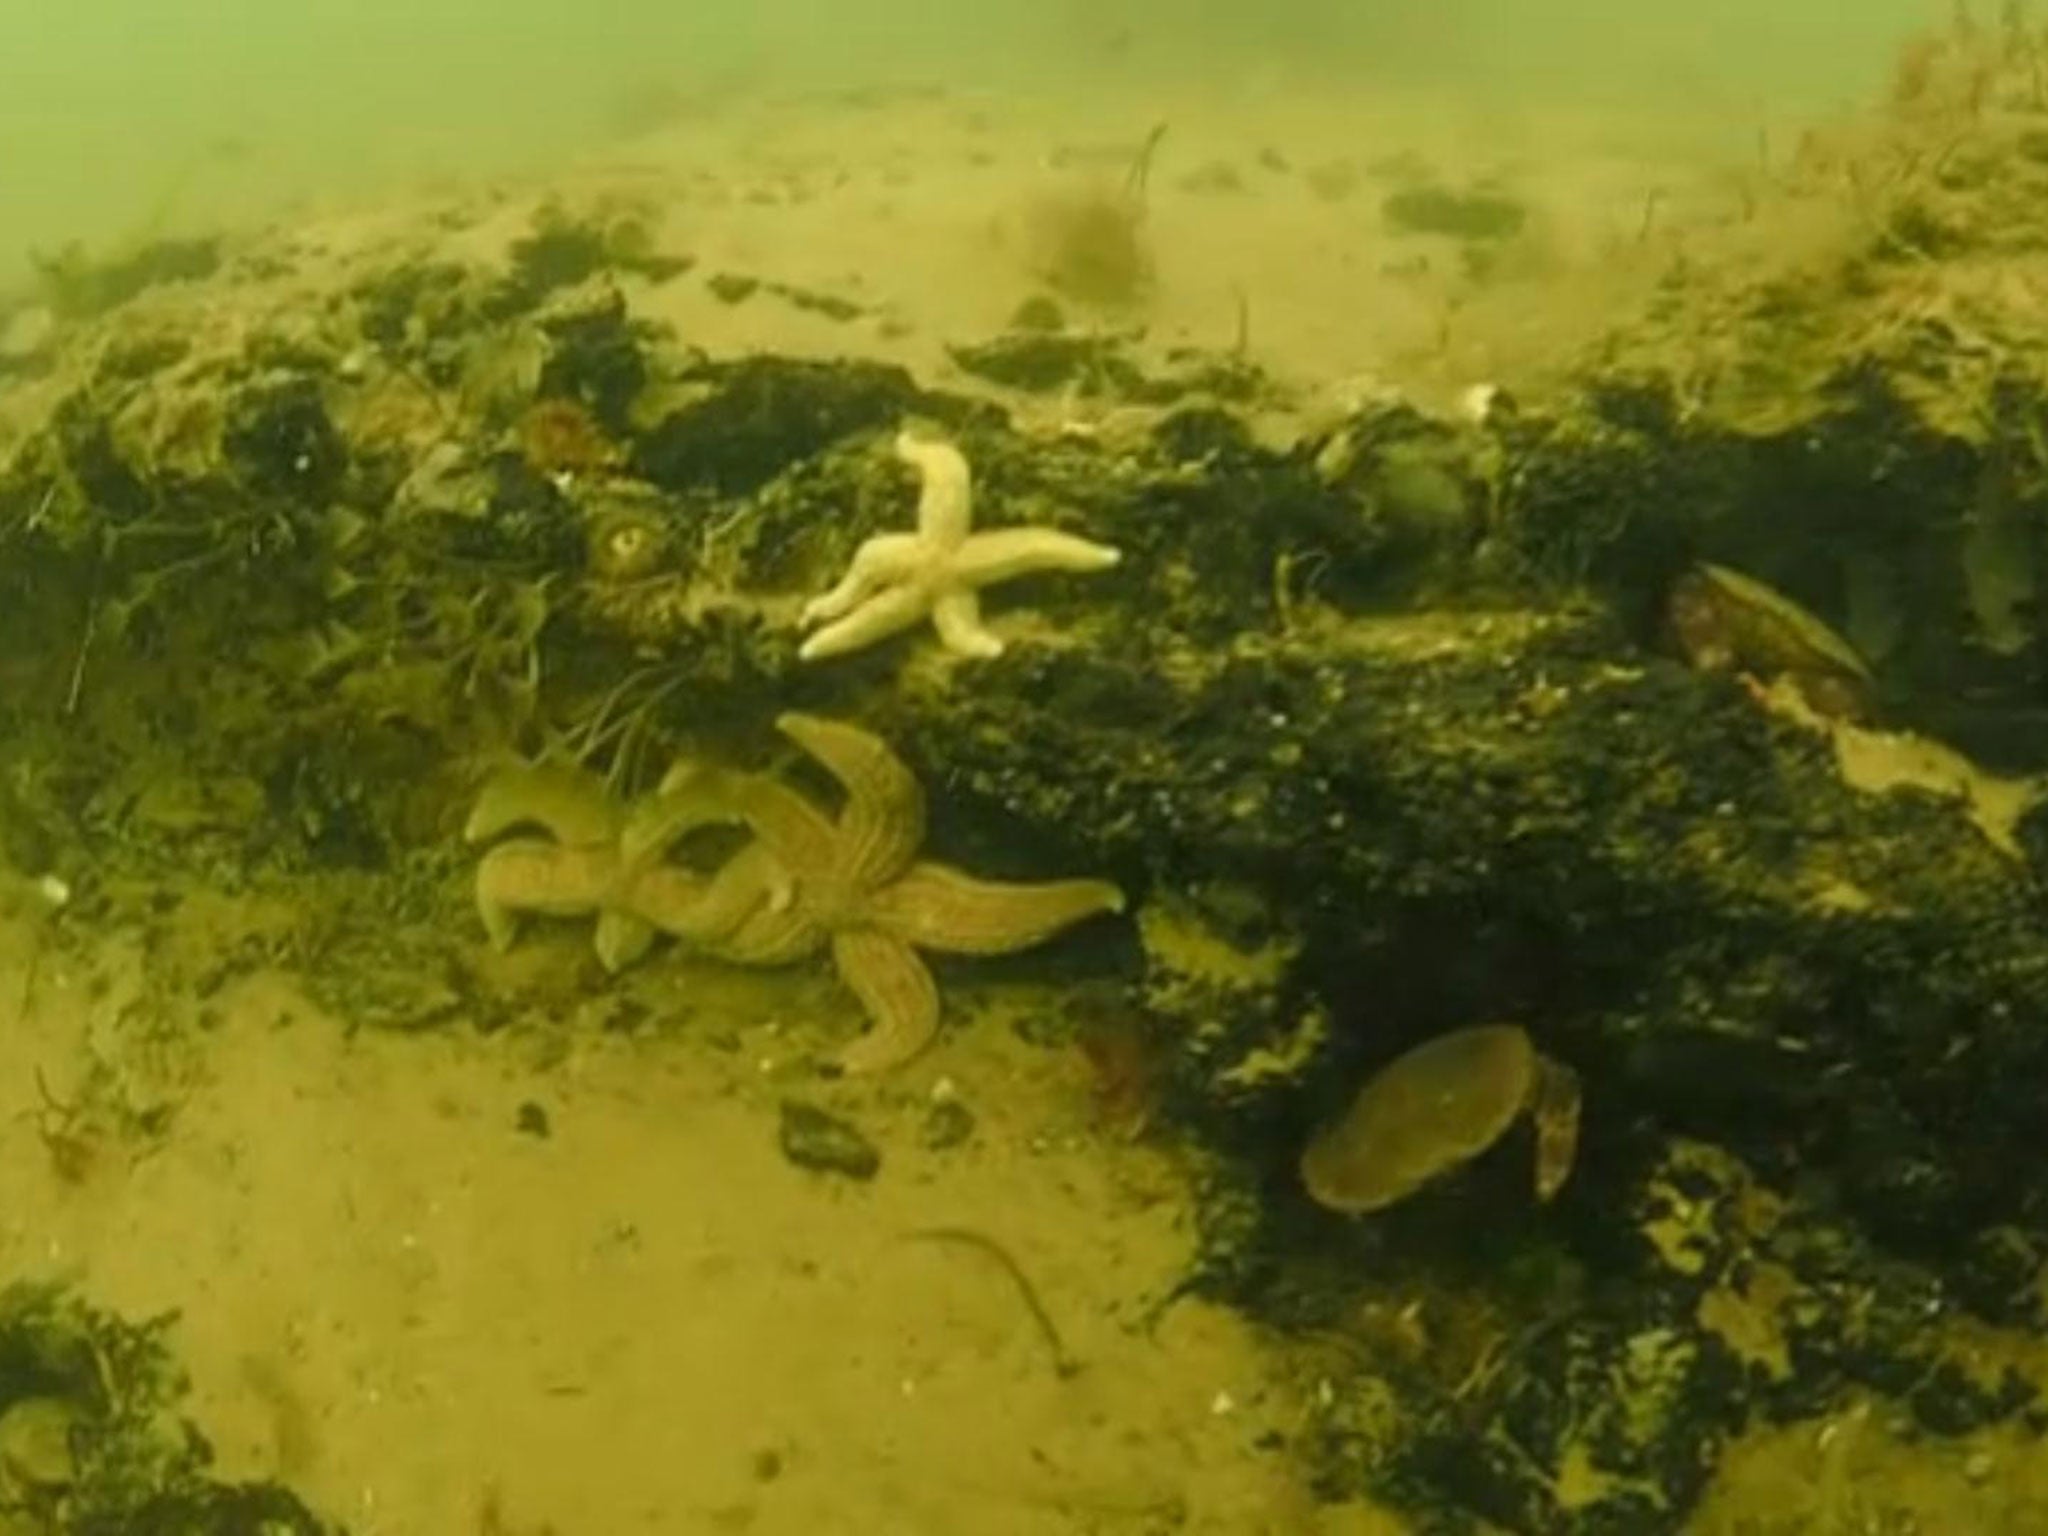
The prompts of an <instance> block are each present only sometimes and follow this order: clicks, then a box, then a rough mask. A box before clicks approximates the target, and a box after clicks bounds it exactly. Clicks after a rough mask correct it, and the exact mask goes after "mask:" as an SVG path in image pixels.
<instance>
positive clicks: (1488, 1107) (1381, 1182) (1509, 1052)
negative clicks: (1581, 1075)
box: [1300, 1024, 1580, 1216]
mask: <svg viewBox="0 0 2048 1536" xmlns="http://www.w3.org/2000/svg"><path fill="white" fill-rule="evenodd" d="M1579 1101H1580V1094H1579V1081H1578V1075H1577V1074H1576V1073H1574V1072H1573V1071H1572V1070H1571V1069H1570V1068H1569V1067H1567V1066H1565V1065H1564V1064H1563V1063H1561V1062H1557V1061H1553V1060H1551V1059H1550V1058H1549V1057H1546V1056H1543V1055H1541V1054H1539V1053H1538V1052H1537V1050H1536V1047H1535V1045H1534V1043H1533V1042H1531V1040H1530V1039H1529V1036H1528V1034H1527V1032H1526V1031H1524V1030H1522V1029H1521V1028H1519V1027H1518V1026H1516V1025H1512V1024H1488V1025H1480V1026H1478V1027H1475V1028H1471V1029H1460V1030H1453V1031H1452V1032H1451V1033H1450V1034H1447V1035H1440V1036H1438V1037H1437V1038H1436V1039H1434V1040H1430V1041H1426V1042H1424V1043H1423V1044H1421V1045H1418V1046H1416V1047H1415V1048H1414V1049H1413V1050H1411V1051H1409V1052H1407V1053H1406V1054H1405V1055H1402V1056H1399V1057H1397V1058H1395V1059H1394V1060H1393V1061H1392V1062H1390V1063H1388V1064H1387V1065H1386V1066H1385V1067H1382V1068H1381V1069H1380V1070H1379V1071H1378V1072H1377V1073H1375V1074H1374V1075H1373V1076H1372V1078H1370V1079H1369V1080H1368V1081H1367V1082H1366V1084H1365V1086H1364V1087H1363V1088H1362V1089H1360V1090H1359V1093H1358V1096H1357V1098H1355V1099H1354V1100H1353V1101H1352V1103H1351V1107H1350V1108H1349V1109H1348V1110H1346V1111H1345V1113H1344V1114H1343V1115H1342V1116H1340V1117H1339V1118H1338V1119H1337V1120H1335V1121H1334V1122H1332V1123H1331V1124H1330V1125H1328V1126H1326V1127H1325V1128H1324V1129H1323V1130H1322V1131H1321V1132H1320V1133H1319V1134H1317V1136H1316V1137H1315V1138H1314V1139H1313V1140H1311V1141H1310V1142H1309V1144H1308V1146H1307V1148H1306V1149H1305V1150H1304V1151H1303V1152H1302V1155H1301V1163H1300V1170H1301V1180H1302V1184H1303V1186H1304V1187H1305V1188H1306V1189H1307V1190H1308V1193H1309V1196H1310V1197H1311V1198H1312V1199H1313V1200H1315V1202H1316V1203H1317V1204H1318V1205H1321V1206H1325V1207H1327V1208H1328V1209H1330V1210H1333V1211H1339V1212H1342V1213H1344V1214H1346V1215H1352V1216H1359V1215H1365V1214H1367V1213H1369V1212H1373V1211H1378V1210H1384V1209H1385V1208H1386V1207H1388V1206H1390V1205H1393V1204H1395V1203H1396V1202H1397V1201H1400V1200H1404V1199H1406V1198H1407V1197H1408V1196H1409V1195H1411V1194H1413V1193H1415V1191H1416V1190H1418V1189H1420V1188H1421V1187H1422V1186H1423V1185H1425V1184H1427V1183H1429V1182H1431V1181H1432V1180H1434V1179H1436V1178H1438V1177H1440V1176H1441V1175H1443V1174H1446V1173H1449V1172H1450V1171H1451V1170H1453V1169H1455V1168H1459V1167H1462V1166H1463V1165H1465V1164H1466V1163H1468V1162H1470V1161H1471V1160H1472V1159H1474V1158H1476V1157H1478V1156H1479V1155H1480V1153H1482V1152H1484V1151H1486V1150H1487V1149H1488V1148H1489V1147H1491V1146H1493V1144H1494V1143H1495V1142H1497V1141H1499V1140H1500V1138H1501V1137H1502V1136H1504V1135H1506V1134H1507V1132H1508V1130H1509V1129H1510V1128H1511V1127H1512V1126H1514V1125H1515V1124H1517V1123H1518V1122H1519V1121H1520V1120H1521V1119H1522V1117H1523V1116H1524V1115H1527V1116H1528V1117H1529V1119H1530V1120H1531V1121H1532V1123H1533V1124H1534V1127H1535V1133H1536V1134H1535V1142H1536V1168H1535V1189H1536V1198H1537V1199H1538V1200H1539V1201H1548V1200H1549V1199H1550V1198H1551V1197H1552V1196H1554V1195H1555V1194H1556V1193H1557V1192H1558V1190H1559V1189H1561V1188H1562V1187H1563V1186H1564V1183H1565V1180H1566V1179H1567V1178H1569V1177H1570V1175H1571V1170H1572V1164H1573V1162H1574V1161H1575V1159H1576V1158H1577V1155H1578V1140H1579Z"/></svg>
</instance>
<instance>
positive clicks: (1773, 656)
mask: <svg viewBox="0 0 2048 1536" xmlns="http://www.w3.org/2000/svg"><path fill="white" fill-rule="evenodd" d="M1665 622H1666V625H1667V627H1668V628H1669V630H1670V634H1671V639H1672V642H1673V644H1674V645H1675V646H1676V647H1677V649H1678V652H1679V654H1680V655H1682V656H1683V657H1684V658H1685V659H1686V661H1687V663H1688V664H1690V665H1691V666H1693V667H1695V668H1697V669H1698V670H1699V671H1702V672H1736V671H1740V672H1747V673H1749V674H1751V675H1752V676H1754V677H1757V678H1759V679H1760V680H1762V681H1764V682H1771V681H1773V680H1775V679H1778V678H1784V679H1786V680H1787V681H1789V682H1790V683H1792V684H1793V686H1794V687H1796V688H1797V689H1798V690H1799V693H1800V695H1801V697H1803V698H1804V699H1805V701H1806V704H1807V706H1808V707H1809V708H1810V709H1812V710H1813V712H1814V713H1815V714H1818V715H1821V716H1824V717H1825V718H1827V719H1831V720H1848V721H1851V722H1852V723H1856V724H1862V723H1865V722H1867V721H1868V720H1869V719H1870V718H1871V716H1872V715H1873V713H1874V712H1875V697H1876V692H1877V684H1876V680H1875V679H1874V678H1873V677H1872V676H1871V673H1870V667H1869V665H1868V664H1867V663H1865V661H1864V660H1863V658H1862V657H1861V656H1859V655H1857V654H1856V648H1855V647H1854V646H1852V645H1850V644H1849V642H1848V641H1847V640H1845V639H1843V638H1842V637H1841V636H1840V635H1838V634H1836V633H1835V631H1834V630H1832V629H1830V628H1829V627H1828V626H1827V625H1826V624H1824V623H1822V622H1821V621H1820V620H1819V619H1817V618H1815V617H1814V616H1813V615H1812V614H1811V613H1808V612H1807V611H1806V610H1805V609H1804V608H1802V607H1800V606H1799V605H1798V604H1797V603H1795V602H1793V601H1792V599H1791V598H1789V597H1787V596H1785V594H1784V593H1782V592H1779V591H1778V590H1776V589H1775V588H1773V587H1769V586H1766V585H1765V584H1764V583H1763V582H1760V581H1758V580H1757V579H1756V578H1755V577H1753V576H1745V575H1743V574H1742V572H1740V571H1737V570H1731V569H1730V568H1729V567H1727V566H1725V565H1713V564H1710V563H1707V562H1704V561H1703V562H1701V563H1700V564H1698V565H1695V566H1693V567H1692V569H1690V570H1688V571H1687V572H1686V573H1685V574H1684V575H1683V576H1680V577H1679V578H1678V580H1677V582H1675V583H1674V584H1673V586H1672V588H1671V595H1670V597H1669V599H1668V600H1667V602H1666V606H1665Z"/></svg>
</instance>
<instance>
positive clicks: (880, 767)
mask: <svg viewBox="0 0 2048 1536" xmlns="http://www.w3.org/2000/svg"><path fill="white" fill-rule="evenodd" d="M775 728H776V729H777V730H778V731H780V732H782V734H783V735H785V736H787V737H788V738H789V739H790V740H791V741H793V742H795V743H796V744H797V745H798V746H800V747H802V748H803V749H804V751H806V752H808V753H809V754H810V755H811V756H812V757H814V758H815V759H817V761H818V762H819V763H821V764H822V765H823V766H824V768H825V771H826V772H828V773H830V774H831V775H832V777H833V778H835V779H837V780H838V781H839V784H840V787H841V788H843V789H844V790H845V791H846V804H845V806H844V807H843V808H842V809H841V810H840V812H839V819H838V821H837V822H835V823H834V824H833V829H832V836H833V860H832V866H831V871H830V873H831V875H832V877H833V878H834V879H837V880H842V881H844V882H846V885H847V888H849V889H852V890H860V891H865V890H868V889H870V888H872V887H874V886H879V885H882V884H885V883H886V882H888V881H890V880H893V879H895V878H896V877H897V876H898V875H900V874H901V873H903V871H904V870H905V869H907V868H909V867H910V861H911V860H912V859H914V858H916V857H917V850H918V848H919V847H920V846H921V845H922V844H923V842H924V809H925V808H924V788H923V786H922V785H920V784H919V783H918V782H917V775H915V774H913V773H912V772H911V771H910V770H909V769H908V768H906V767H905V766H904V765H903V759H901V758H900V757H898V756H897V755H896V754H895V753H894V752H891V751H890V750H889V747H888V744H887V743H886V742H884V741H883V740H882V738H881V737H879V736H876V735H874V734H873V733H872V732H869V731H864V730H862V729H860V727H859V726H854V725H846V724H844V723H842V722H840V721H837V720H822V719H820V718H819V717H818V716H816V715H800V714H795V713H791V714H786V715H783V716H782V717H781V718H780V719H778V720H777V721H776V722H775ZM819 872H820V873H821V874H822V873H825V871H824V870H820V871H819Z"/></svg>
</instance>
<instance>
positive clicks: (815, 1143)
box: [778, 1099, 882, 1179]
mask: <svg viewBox="0 0 2048 1536" xmlns="http://www.w3.org/2000/svg"><path fill="white" fill-rule="evenodd" d="M778 1140H779V1141H780V1144H781V1146H782V1155H783V1156H784V1157H786V1158H788V1159H789V1160H790V1161H791V1162H792V1163H795V1164H796V1165H797V1166H798V1167H799V1168H809V1169H812V1170H813V1171H815V1172H818V1173H837V1174H841V1175H843V1176H845V1177H846V1178H849V1179H872V1178H873V1177H874V1176H875V1174H876V1173H877V1172H878V1171H879V1170H880V1168H881V1166H882V1154H881V1153H880V1152H879V1151H877V1150H876V1148H875V1144H874V1143H873V1142H871V1141H869V1140H868V1139H867V1137H865V1136H863V1135H862V1134H861V1133H860V1132H859V1131H858V1130H857V1129H855V1128H854V1127H853V1126H852V1125H851V1124H849V1123H848V1122H847V1121H845V1120H842V1119H840V1118H839V1117H838V1116H837V1115H830V1114H827V1113H826V1112H825V1111H824V1110H822V1109H819V1108H818V1107H817V1106H816V1105H815V1104H805V1103H803V1102H801V1101H799V1100H796V1099H784V1100H783V1101H782V1127H781V1130H780V1132H779V1135H778Z"/></svg>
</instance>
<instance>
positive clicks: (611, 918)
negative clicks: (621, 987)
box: [596, 907, 654, 976]
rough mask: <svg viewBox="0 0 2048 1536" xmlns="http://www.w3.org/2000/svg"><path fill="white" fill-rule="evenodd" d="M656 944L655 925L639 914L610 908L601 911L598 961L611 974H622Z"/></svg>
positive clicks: (598, 927) (598, 928)
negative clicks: (621, 972)
mask: <svg viewBox="0 0 2048 1536" xmlns="http://www.w3.org/2000/svg"><path fill="white" fill-rule="evenodd" d="M653 943H654V925H653V924H652V923H650V922H648V921H647V919H645V918H644V917H641V916H640V915H639V914H638V913H634V912H626V911H622V910H620V909H619V908H616V907H607V908H606V909H604V910H603V911H601V912H599V913H598V914H597V937H596V944H597V960H598V964H600V965H602V966H603V967H604V968H605V973H606V974H607V975H610V976H616V975H618V973H619V972H620V971H623V970H624V969H625V968H626V967H627V966H629V965H631V964H632V963H633V962H634V961H636V960H638V959H639V958H640V957H641V956H642V955H644V954H646V953H647V951H648V948H649V946H651V945H652V944H653Z"/></svg>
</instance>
